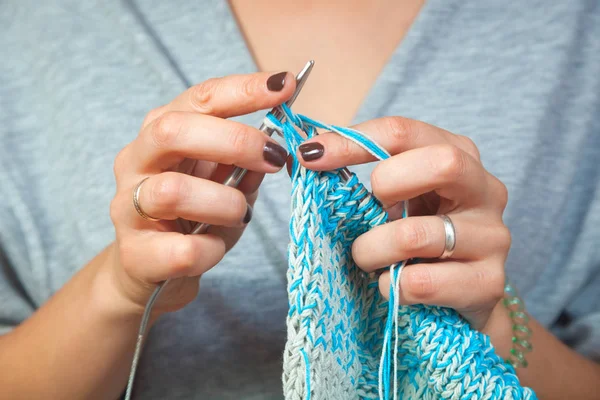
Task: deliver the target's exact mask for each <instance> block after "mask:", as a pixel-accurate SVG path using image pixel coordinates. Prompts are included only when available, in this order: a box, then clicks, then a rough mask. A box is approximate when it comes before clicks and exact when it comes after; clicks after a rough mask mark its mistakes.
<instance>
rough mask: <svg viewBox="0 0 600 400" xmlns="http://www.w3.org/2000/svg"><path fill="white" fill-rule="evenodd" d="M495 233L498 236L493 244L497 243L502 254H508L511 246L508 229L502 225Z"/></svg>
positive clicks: (510, 236)
mask: <svg viewBox="0 0 600 400" xmlns="http://www.w3.org/2000/svg"><path fill="white" fill-rule="evenodd" d="M497 231H498V233H497V235H498V236H497V238H496V240H495V242H496V243H498V247H499V248H500V249H501V250H502V252H503V253H505V252H508V250H509V249H510V246H511V244H512V235H511V233H510V229H508V227H507V226H506V225H504V224H502V225H501V226H500V227H499V228H498V229H497Z"/></svg>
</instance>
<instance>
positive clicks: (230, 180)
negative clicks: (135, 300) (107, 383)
mask: <svg viewBox="0 0 600 400" xmlns="http://www.w3.org/2000/svg"><path fill="white" fill-rule="evenodd" d="M314 65H315V62H314V61H313V60H310V61H309V62H307V63H306V65H305V66H304V68H302V71H300V73H298V75H296V89H295V90H294V93H293V94H292V97H290V99H289V100H288V101H286V102H285V104H286V105H287V106H288V107H291V106H292V104H294V101H296V98H297V97H298V95H299V94H300V91H301V90H302V88H303V87H304V84H305V83H306V80H307V79H308V76H309V75H310V72H311V70H312V68H313V66H314ZM271 114H273V116H274V117H275V118H277V119H278V120H279V121H281V120H282V119H283V118H284V117H285V114H284V113H283V112H282V111H281V108H280V107H274V108H273V109H272V110H271ZM259 130H260V131H262V132H264V133H265V134H266V135H267V136H273V133H275V132H277V131H276V130H275V129H273V128H271V127H269V126H266V125H265V124H264V123H263V124H262V125H261V126H260V128H259ZM247 172H248V170H246V169H244V168H240V167H235V168H234V169H233V171H232V172H231V174H230V175H229V176H228V177H227V179H225V181H224V182H223V184H224V185H225V186H230V187H237V186H238V185H239V184H240V182H241V180H242V179H243V178H244V176H245V175H246V173H247ZM209 227H210V225H209V224H206V223H203V222H202V223H198V224H197V225H196V226H195V227H194V229H193V230H192V231H191V232H190V234H201V233H206V231H208V228H209ZM169 282H170V279H167V280H166V281H163V282H161V283H159V284H158V286H157V288H156V289H155V290H154V292H153V293H152V295H151V296H150V298H149V299H148V302H147V303H146V308H145V309H144V314H143V316H142V321H141V323H140V330H139V332H138V338H137V342H136V345H135V353H134V354H133V361H132V363H131V370H130V371H129V380H128V382H127V390H126V392H125V400H130V399H131V391H132V389H133V381H134V379H135V372H136V370H137V365H138V362H139V359H140V355H141V351H142V344H143V341H144V336H145V334H146V329H147V328H148V321H149V319H150V315H151V314H152V309H153V308H154V303H156V300H157V299H158V298H159V297H160V294H161V293H162V291H163V289H164V288H165V287H166V286H167V285H168V283H169Z"/></svg>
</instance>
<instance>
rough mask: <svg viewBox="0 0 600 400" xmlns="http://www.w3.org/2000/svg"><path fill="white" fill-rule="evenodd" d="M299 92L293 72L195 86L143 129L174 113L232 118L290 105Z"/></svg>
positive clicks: (152, 114) (229, 78)
mask: <svg viewBox="0 0 600 400" xmlns="http://www.w3.org/2000/svg"><path fill="white" fill-rule="evenodd" d="M295 89H296V80H295V79H294V76H293V74H291V73H289V72H280V73H270V72H259V73H255V74H246V75H229V76H226V77H223V78H213V79H209V80H207V81H205V82H202V83H200V84H198V85H195V86H192V87H191V88H189V89H188V90H186V91H185V92H183V93H182V94H180V95H179V96H178V97H176V98H175V99H174V100H173V101H172V102H171V103H169V104H167V105H165V106H162V107H159V108H157V109H156V110H153V111H151V112H150V113H149V114H148V115H147V116H146V119H145V120H144V122H143V124H142V126H143V127H145V126H147V125H149V124H150V123H152V122H153V121H154V120H155V119H156V118H158V117H160V116H162V115H163V114H164V113H166V112H170V111H184V112H193V113H200V114H206V115H212V116H215V117H221V118H229V117H234V116H238V115H244V114H249V113H251V112H254V111H258V110H263V109H266V108H272V107H275V106H277V105H279V104H282V103H283V102H285V101H287V100H288V99H289V98H290V97H291V96H292V94H293V93H294V90H295Z"/></svg>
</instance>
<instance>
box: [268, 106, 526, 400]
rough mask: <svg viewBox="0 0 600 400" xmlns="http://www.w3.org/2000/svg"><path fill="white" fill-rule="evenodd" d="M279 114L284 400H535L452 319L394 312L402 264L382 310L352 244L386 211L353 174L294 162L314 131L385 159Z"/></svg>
mask: <svg viewBox="0 0 600 400" xmlns="http://www.w3.org/2000/svg"><path fill="white" fill-rule="evenodd" d="M281 108H282V111H283V112H284V114H285V118H284V120H283V121H282V122H280V121H278V120H277V119H276V118H274V117H273V115H271V114H269V115H267V118H266V120H267V121H266V122H267V123H268V124H269V125H270V126H272V127H275V128H276V129H277V130H279V131H280V132H281V133H282V134H283V136H284V138H285V140H286V143H287V146H288V149H289V151H290V154H292V155H293V162H292V173H291V178H292V216H291V220H290V238H291V240H290V246H289V267H288V271H287V278H288V299H289V312H288V316H287V329H288V335H287V343H286V347H285V352H284V368H283V369H284V371H283V388H284V394H285V398H286V399H288V400H300V399H310V400H321V399H328V400H329V399H331V400H337V399H340V400H342V399H343V400H347V399H377V398H378V399H385V400H388V399H390V398H392V399H394V400H397V399H472V400H475V399H482V400H487V399H509V400H510V399H515V400H517V399H536V398H537V397H536V396H535V394H534V392H533V391H532V390H531V389H529V388H525V387H522V386H520V384H519V381H518V378H517V376H516V374H515V371H514V369H513V367H512V366H510V365H508V364H506V363H505V362H504V361H503V360H502V358H500V357H499V356H498V355H496V354H495V352H494V349H493V346H492V345H491V343H490V341H489V337H487V336H486V335H483V334H481V333H479V332H477V331H474V330H472V329H470V327H469V325H468V323H467V322H465V321H464V320H463V319H462V318H461V317H460V316H459V315H458V314H457V313H456V312H455V311H453V310H451V309H447V308H442V307H429V306H424V305H415V306H401V305H400V304H399V299H398V296H397V293H398V283H399V279H400V276H401V272H402V268H403V267H404V266H405V264H406V262H405V261H404V262H401V263H398V264H395V265H392V266H390V276H391V287H390V299H389V301H386V300H385V299H384V298H383V297H382V296H381V295H380V294H379V290H378V282H377V276H376V274H366V273H364V272H362V271H361V270H360V269H359V268H357V266H356V265H355V264H354V262H353V260H352V257H351V245H352V242H353V241H354V239H356V238H357V237H358V236H359V235H361V234H363V233H365V232H366V231H368V230H369V229H371V228H373V227H375V226H377V225H381V224H383V223H385V222H386V221H387V219H388V216H387V214H386V212H385V211H384V210H383V209H382V207H381V205H380V204H379V203H378V202H377V201H376V199H375V198H374V197H373V196H372V195H371V194H370V193H369V192H368V191H367V189H366V188H365V187H364V186H363V185H362V184H361V183H360V182H359V181H358V179H357V177H356V176H355V175H353V174H352V175H351V177H350V179H349V180H348V181H347V182H345V181H344V180H342V179H341V177H340V173H339V171H328V172H316V171H312V170H307V169H306V168H303V167H302V166H301V165H300V164H299V163H298V160H297V159H296V156H295V154H296V149H297V147H298V145H299V144H301V143H302V142H303V141H304V140H306V139H307V138H310V137H313V136H315V135H316V129H325V130H328V131H332V132H336V133H338V134H340V135H342V136H344V137H346V138H348V139H350V140H352V141H354V142H355V143H357V144H358V145H360V146H362V147H363V148H364V149H366V150H367V151H369V152H370V153H371V154H372V155H373V156H375V157H376V158H377V159H380V160H383V159H386V158H388V157H389V154H388V153H387V151H386V150H385V149H383V148H382V147H381V146H379V145H378V144H377V143H375V142H373V141H372V140H370V139H369V138H368V137H367V136H366V135H364V134H362V133H361V132H358V131H356V130H353V129H349V128H342V127H338V126H333V125H327V124H323V123H321V122H318V121H315V120H312V119H310V118H308V117H305V116H302V115H299V114H294V113H293V112H292V111H291V110H290V109H289V108H288V107H287V106H285V105H283V106H281ZM406 209H407V206H406V204H404V213H403V217H406V216H407V213H406Z"/></svg>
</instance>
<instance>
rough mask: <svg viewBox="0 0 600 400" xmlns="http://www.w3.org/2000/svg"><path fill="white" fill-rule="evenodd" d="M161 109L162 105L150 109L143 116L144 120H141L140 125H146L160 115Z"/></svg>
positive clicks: (162, 108)
mask: <svg viewBox="0 0 600 400" xmlns="http://www.w3.org/2000/svg"><path fill="white" fill-rule="evenodd" d="M163 110H164V106H162V107H158V108H155V109H153V110H150V112H149V113H148V114H146V116H145V117H144V121H142V126H146V125H148V124H150V123H151V122H152V121H154V120H155V119H156V118H158V117H160V116H161V115H162V113H163Z"/></svg>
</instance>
